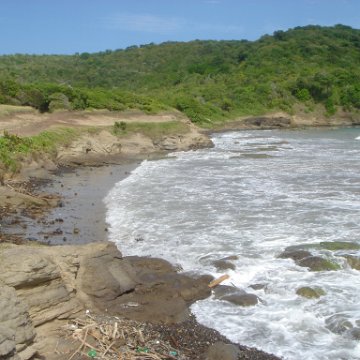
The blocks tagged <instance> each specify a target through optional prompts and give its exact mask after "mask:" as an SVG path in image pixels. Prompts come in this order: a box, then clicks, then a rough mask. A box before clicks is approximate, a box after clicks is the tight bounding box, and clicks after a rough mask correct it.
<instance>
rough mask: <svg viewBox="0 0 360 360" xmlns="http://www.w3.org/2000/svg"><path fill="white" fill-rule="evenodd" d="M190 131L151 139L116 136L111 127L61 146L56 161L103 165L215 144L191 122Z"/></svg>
mask: <svg viewBox="0 0 360 360" xmlns="http://www.w3.org/2000/svg"><path fill="white" fill-rule="evenodd" d="M187 128H188V131H187V132H185V133H181V134H172V135H166V136H162V137H159V138H156V139H152V138H151V137H150V136H146V135H144V134H141V133H134V134H131V135H126V136H125V135H124V136H121V137H118V136H115V135H114V134H112V133H111V132H110V131H108V130H102V131H101V132H99V133H98V134H91V135H90V134H86V135H83V136H81V137H79V138H78V139H77V140H75V141H74V142H73V143H71V144H70V145H67V146H64V147H62V148H60V149H58V155H57V159H56V162H57V163H58V164H61V165H104V164H107V163H118V162H119V161H121V160H123V159H138V158H139V159H141V158H148V157H150V156H151V155H152V154H157V153H167V152H169V151H187V150H193V149H199V148H204V147H211V146H213V143H212V141H211V140H210V138H209V137H208V136H207V135H205V134H202V133H201V132H200V131H199V129H198V128H197V127H195V126H194V125H193V124H191V123H190V122H189V123H188V124H187Z"/></svg>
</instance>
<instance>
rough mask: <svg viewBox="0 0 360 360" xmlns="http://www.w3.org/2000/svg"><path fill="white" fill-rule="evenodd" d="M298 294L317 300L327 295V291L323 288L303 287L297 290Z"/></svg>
mask: <svg viewBox="0 0 360 360" xmlns="http://www.w3.org/2000/svg"><path fill="white" fill-rule="evenodd" d="M296 293H297V294H298V295H300V296H302V297H305V298H308V299H317V298H319V297H321V296H323V295H325V291H324V290H323V289H321V288H318V287H315V288H311V287H308V286H304V287H301V288H299V289H297V290H296Z"/></svg>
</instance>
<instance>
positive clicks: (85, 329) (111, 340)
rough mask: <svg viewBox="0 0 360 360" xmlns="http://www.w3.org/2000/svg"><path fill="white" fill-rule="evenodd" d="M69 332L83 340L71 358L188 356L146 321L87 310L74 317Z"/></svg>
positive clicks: (163, 359)
mask: <svg viewBox="0 0 360 360" xmlns="http://www.w3.org/2000/svg"><path fill="white" fill-rule="evenodd" d="M65 331H66V332H70V336H71V337H72V338H73V339H74V340H75V341H78V342H79V343H80V345H79V347H78V348H77V349H76V351H75V352H74V353H73V354H72V355H71V356H70V357H69V358H68V360H76V359H83V358H84V356H85V357H86V358H90V359H91V358H93V359H105V360H110V359H111V360H112V359H114V360H115V359H116V360H138V359H139V360H174V359H176V360H188V358H187V357H186V356H184V355H183V354H181V353H180V352H179V351H178V350H177V349H175V348H174V347H172V346H171V345H170V343H168V342H165V341H164V340H163V339H162V338H161V335H160V334H159V333H157V332H156V331H153V330H148V329H146V325H145V324H143V323H138V322H136V321H131V320H125V319H120V318H118V317H101V318H99V319H97V318H96V317H93V316H91V315H90V314H87V316H86V318H85V319H80V318H79V319H75V320H73V321H71V323H70V324H69V325H68V326H67V327H66V330H65Z"/></svg>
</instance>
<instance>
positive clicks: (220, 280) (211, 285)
mask: <svg viewBox="0 0 360 360" xmlns="http://www.w3.org/2000/svg"><path fill="white" fill-rule="evenodd" d="M229 278H230V276H229V275H227V274H225V275H222V276H220V277H219V278H217V279H215V280H213V281H211V282H210V283H209V285H208V286H209V288H213V287H215V286H217V285H219V284H220V283H222V282H223V281H225V280H227V279H229Z"/></svg>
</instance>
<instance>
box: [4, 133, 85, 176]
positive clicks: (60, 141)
mask: <svg viewBox="0 0 360 360" xmlns="http://www.w3.org/2000/svg"><path fill="white" fill-rule="evenodd" d="M79 133H80V132H79V131H78V130H75V129H69V128H60V129H56V130H53V131H44V132H42V133H40V134H38V135H35V136H31V137H20V136H17V135H13V134H9V133H8V132H7V131H4V134H3V136H1V137H0V162H1V163H2V164H3V165H4V167H5V169H6V170H7V171H11V172H16V171H17V170H19V168H20V160H21V157H22V156H24V155H29V154H35V153H41V154H49V155H51V156H55V155H56V152H57V148H58V146H60V145H65V146H66V145H68V144H70V143H71V142H72V141H73V140H74V139H75V138H76V137H77V136H78V135H79Z"/></svg>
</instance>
